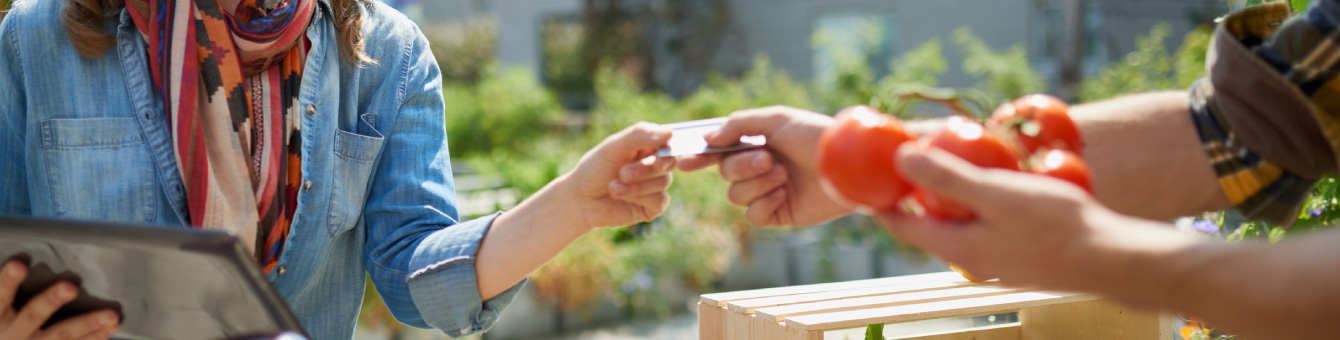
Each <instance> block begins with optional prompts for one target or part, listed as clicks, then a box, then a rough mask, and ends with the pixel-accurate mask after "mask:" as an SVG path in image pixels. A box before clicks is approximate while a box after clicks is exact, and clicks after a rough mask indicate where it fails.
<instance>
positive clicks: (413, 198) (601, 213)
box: [0, 0, 673, 339]
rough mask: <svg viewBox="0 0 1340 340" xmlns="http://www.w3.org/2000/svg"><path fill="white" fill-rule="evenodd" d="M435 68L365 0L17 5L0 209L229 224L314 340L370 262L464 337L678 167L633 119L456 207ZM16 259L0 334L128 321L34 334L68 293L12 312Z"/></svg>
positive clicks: (423, 310) (0, 295)
mask: <svg viewBox="0 0 1340 340" xmlns="http://www.w3.org/2000/svg"><path fill="white" fill-rule="evenodd" d="M374 36H375V38H371V39H364V38H363V37H374ZM441 80H442V79H441V76H440V74H439V71H438V66H437V64H436V61H435V60H434V58H433V55H432V53H431V52H430V51H429V49H428V42H427V41H426V40H425V39H424V37H423V34H422V33H420V31H419V29H418V28H417V27H415V25H414V24H413V23H411V22H410V21H409V20H407V19H406V18H405V17H403V16H401V15H400V14H399V13H397V12H396V11H394V10H392V9H390V8H388V7H386V6H384V5H382V4H381V3H380V2H377V1H369V0H287V1H275V0H19V1H17V2H16V3H15V4H14V7H13V8H12V10H11V12H10V13H9V14H8V16H7V17H6V18H5V19H4V22H3V23H2V24H0V215H16V216H34V217H41V218H58V219H71V220H91V221H105V222H119V223H132V224H148V225H157V226H162V227H165V228H205V229H218V230H225V231H228V232H230V233H233V234H235V235H237V236H238V237H239V238H240V239H241V240H243V243H244V245H245V246H247V248H249V250H252V251H254V252H255V256H256V258H257V261H258V262H260V264H261V265H262V266H263V268H264V269H265V273H266V275H267V278H268V279H269V280H271V282H273V283H274V285H275V287H276V288H277V289H278V291H279V292H280V293H281V294H282V295H283V296H284V298H285V300H286V301H287V302H288V304H289V307H291V308H292V309H293V311H294V313H295V314H296V315H297V316H298V318H299V319H300V320H301V321H302V323H303V325H304V327H305V328H306V330H307V331H308V332H309V333H310V335H311V337H312V338H313V339H337V338H349V337H350V336H351V335H352V333H353V328H354V323H355V321H356V319H357V317H358V308H359V305H360V303H361V301H362V299H363V289H364V286H363V285H364V282H365V280H364V275H365V273H366V274H367V275H370V276H371V278H372V281H373V283H375V286H376V288H377V291H378V293H380V294H381V297H382V298H383V299H384V300H385V301H386V304H387V306H388V307H389V308H390V310H391V312H392V313H393V314H394V315H395V316H396V318H397V319H399V320H400V321H401V322H404V323H406V324H409V325H411V326H416V327H424V328H426V327H432V328H437V329H440V330H442V331H444V332H445V333H446V334H448V335H450V336H453V337H459V336H464V335H467V334H473V333H478V332H483V331H485V330H487V329H488V328H489V327H490V325H492V324H493V323H494V321H496V320H497V317H498V313H499V312H500V311H501V310H502V309H503V308H504V307H505V306H506V305H507V304H508V303H509V302H510V301H511V299H512V298H513V297H514V296H515V294H516V293H517V291H518V290H519V289H520V287H521V285H522V284H523V283H524V282H525V277H526V276H527V275H528V274H529V273H530V272H532V271H533V270H535V269H536V268H538V267H539V266H540V265H542V264H543V263H544V262H545V261H547V260H548V259H550V258H552V257H553V256H554V255H555V254H557V253H558V252H559V251H560V250H561V249H562V248H563V247H565V246H566V245H568V244H570V243H571V242H572V241H573V240H575V239H576V238H578V237H580V236H581V235H583V234H585V233H586V232H588V231H590V230H591V229H593V228H598V227H609V226H620V225H627V224H631V223H636V222H640V221H647V220H650V219H652V218H654V217H655V216H657V215H659V214H660V213H661V212H663V211H664V210H665V207H666V204H667V202H668V200H669V197H668V196H666V195H665V188H666V187H668V186H669V171H670V170H671V169H672V168H673V166H672V164H671V163H673V159H661V160H658V159H656V158H652V157H648V158H643V157H642V156H646V155H649V154H650V152H651V151H653V150H654V149H655V148H656V147H658V146H660V145H662V144H664V143H665V141H666V140H667V139H668V138H669V135H670V133H669V132H668V131H665V130H663V129H661V128H659V127H657V126H654V125H651V124H639V125H636V126H633V127H630V128H628V129H625V130H624V131H622V132H619V133H618V134H616V135H614V136H611V137H610V138H609V139H607V140H606V141H605V142H603V143H601V144H600V145H599V146H597V147H596V148H594V149H593V150H592V151H590V152H588V153H587V154H586V155H585V156H584V157H582V159H581V161H580V163H579V164H578V165H577V167H576V169H575V170H573V171H572V172H571V173H569V174H566V175H564V176H562V177H560V178H559V179H557V180H555V181H554V182H552V183H550V184H549V185H548V186H546V187H545V188H544V189H542V190H540V191H539V192H537V193H536V194H534V195H533V196H531V197H530V198H529V199H527V200H526V201H524V202H522V203H521V204H520V205H518V206H517V207H516V208H515V209H513V210H511V211H509V212H507V213H498V214H493V215H490V216H487V217H484V218H479V219H476V220H471V221H459V214H458V212H457V208H456V202H455V194H454V193H453V184H452V178H451V171H450V164H449V162H448V159H449V157H448V154H447V139H446V134H445V132H444V126H443V123H444V120H443V116H442V113H443V105H444V103H443V99H442V93H441ZM25 272H26V268H24V266H22V265H20V264H18V263H8V264H6V265H5V266H4V267H3V269H2V270H0V339H28V338H30V337H31V338H43V337H44V336H50V337H51V338H71V339H74V338H79V339H84V338H89V339H102V338H108V337H110V336H111V335H112V334H114V333H115V332H116V331H117V330H118V329H119V327H121V325H117V324H116V322H115V320H114V318H104V317H105V316H108V315H106V314H100V313H105V312H94V313H90V314H87V315H84V316H80V317H77V318H74V319H70V320H69V321H66V322H63V323H61V324H58V325H55V326H53V327H50V328H47V329H44V330H43V329H38V328H37V327H38V326H37V325H38V324H40V323H41V322H40V321H42V320H45V319H46V318H47V315H49V314H50V313H51V312H52V311H53V310H54V309H55V308H58V307H59V306H60V305H61V304H63V303H64V302H66V301H68V300H69V298H70V297H69V296H68V294H65V293H69V289H71V288H72V287H71V286H70V285H69V284H58V285H55V286H53V287H52V288H49V289H48V290H47V291H45V292H44V293H42V295H40V297H39V298H36V299H34V300H33V301H32V302H30V303H28V304H27V305H26V306H24V308H21V309H18V310H11V309H10V308H8V306H10V302H11V301H12V300H11V299H12V298H13V292H14V290H15V288H14V287H15V286H16V284H17V283H18V282H20V281H22V277H23V276H24V275H25ZM129 326H131V325H127V327H129ZM127 330H128V331H130V329H127Z"/></svg>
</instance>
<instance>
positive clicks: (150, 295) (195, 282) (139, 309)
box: [0, 218, 305, 340]
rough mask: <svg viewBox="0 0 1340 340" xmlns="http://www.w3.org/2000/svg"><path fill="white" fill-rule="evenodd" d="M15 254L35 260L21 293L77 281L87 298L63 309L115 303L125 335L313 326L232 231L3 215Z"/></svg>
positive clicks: (272, 333) (9, 252) (245, 333)
mask: <svg viewBox="0 0 1340 340" xmlns="http://www.w3.org/2000/svg"><path fill="white" fill-rule="evenodd" d="M10 258H19V259H23V260H26V261H27V262H29V277H28V278H27V279H26V280H25V283H24V285H23V287H21V288H20V293H19V298H18V299H16V300H19V299H22V300H24V301H26V300H27V298H25V297H24V295H31V294H34V293H36V292H40V291H41V290H42V289H45V287H46V286H48V285H49V284H50V282H51V281H55V280H75V281H77V284H78V285H79V288H80V289H79V290H80V297H79V298H78V299H77V300H76V301H75V302H74V303H71V304H67V305H66V307H65V308H63V309H62V311H61V312H58V313H57V314H58V316H65V317H68V316H72V315H74V314H78V313H81V312H82V311H86V310H97V309H102V308H112V309H115V310H117V311H119V312H120V314H121V317H122V323H121V330H120V332H118V333H117V334H116V336H114V338H117V339H210V340H216V339H240V338H249V339H250V338H258V337H259V338H276V337H281V336H280V335H281V334H287V335H285V336H282V337H285V338H292V336H293V335H294V333H297V334H305V332H304V331H303V330H302V326H301V325H299V323H298V319H297V318H296V317H294V316H293V313H292V312H291V311H290V310H289V309H288V307H287V306H286V305H285V304H284V301H283V299H282V298H281V297H280V296H279V293H278V292H276V291H275V289H274V287H273V286H271V285H270V282H269V281H267V280H266V279H265V277H264V276H263V275H261V273H260V270H259V269H258V268H257V267H256V265H255V263H254V262H252V260H251V258H250V257H249V256H247V254H246V252H245V250H243V248H242V247H241V246H240V245H238V243H237V239H236V238H234V237H231V236H228V235H227V234H223V233H219V232H211V231H200V230H186V229H171V228H163V227H157V228H155V227H141V226H126V225H108V224H94V223H83V222H70V221H52V220H36V219H18V218H0V261H3V260H7V259H10ZM25 289H26V290H28V291H27V292H25ZM19 302H20V301H15V304H16V305H17V304H18V303H19Z"/></svg>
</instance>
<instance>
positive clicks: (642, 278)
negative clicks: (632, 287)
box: [633, 270, 652, 289]
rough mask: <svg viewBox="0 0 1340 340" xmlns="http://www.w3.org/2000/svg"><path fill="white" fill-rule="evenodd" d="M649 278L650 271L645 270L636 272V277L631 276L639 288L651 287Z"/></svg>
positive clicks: (650, 278)
mask: <svg viewBox="0 0 1340 340" xmlns="http://www.w3.org/2000/svg"><path fill="white" fill-rule="evenodd" d="M651 280H652V277H651V273H648V272H647V271H645V270H643V271H640V272H637V277H635V278H633V281H634V282H637V287H638V288H641V289H647V288H651V283H652V282H651Z"/></svg>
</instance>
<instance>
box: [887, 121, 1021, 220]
mask: <svg viewBox="0 0 1340 340" xmlns="http://www.w3.org/2000/svg"><path fill="white" fill-rule="evenodd" d="M927 145H928V146H930V147H934V148H938V149H940V150H944V151H947V152H949V153H951V154H954V155H956V156H959V157H961V158H963V160H966V161H968V162H969V163H972V164H975V165H977V166H981V167H985V168H1001V169H1006V170H1014V171H1018V170H1019V157H1018V156H1016V155H1015V153H1014V150H1011V149H1010V147H1009V146H1007V145H1006V144H1005V141H1004V140H1002V139H1000V138H999V137H996V135H995V134H992V133H990V132H988V131H986V128H984V127H982V125H981V124H977V122H974V121H972V120H969V119H967V118H965V117H962V116H954V117H949V120H948V122H947V123H946V124H945V130H944V131H942V132H940V133H939V134H936V135H935V136H933V137H930V139H929V140H928V142H927ZM912 198H913V199H915V200H916V201H917V204H919V205H921V208H922V209H923V210H925V212H926V214H927V215H930V216H932V217H936V218H941V219H947V220H971V219H973V218H974V214H973V212H972V211H971V210H969V209H968V208H966V207H964V206H962V205H960V204H958V203H957V202H954V201H953V200H950V199H946V198H943V197H939V196H936V195H935V194H932V193H929V192H927V191H925V190H922V189H920V188H918V189H914V190H913V192H912Z"/></svg>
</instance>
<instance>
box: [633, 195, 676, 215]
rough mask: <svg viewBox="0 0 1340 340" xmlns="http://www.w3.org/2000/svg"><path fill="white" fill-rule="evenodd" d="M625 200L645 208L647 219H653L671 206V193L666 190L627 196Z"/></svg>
mask: <svg viewBox="0 0 1340 340" xmlns="http://www.w3.org/2000/svg"><path fill="white" fill-rule="evenodd" d="M625 200H627V201H628V202H632V203H633V204H637V205H639V206H641V207H642V208H643V210H644V211H646V212H647V216H644V217H645V221H651V220H652V219H654V218H656V216H657V215H660V214H661V213H662V212H665V209H666V208H668V207H670V195H669V194H666V193H664V192H658V193H653V194H649V195H642V196H638V197H632V198H627V199H625ZM645 221H643V222H645Z"/></svg>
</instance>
